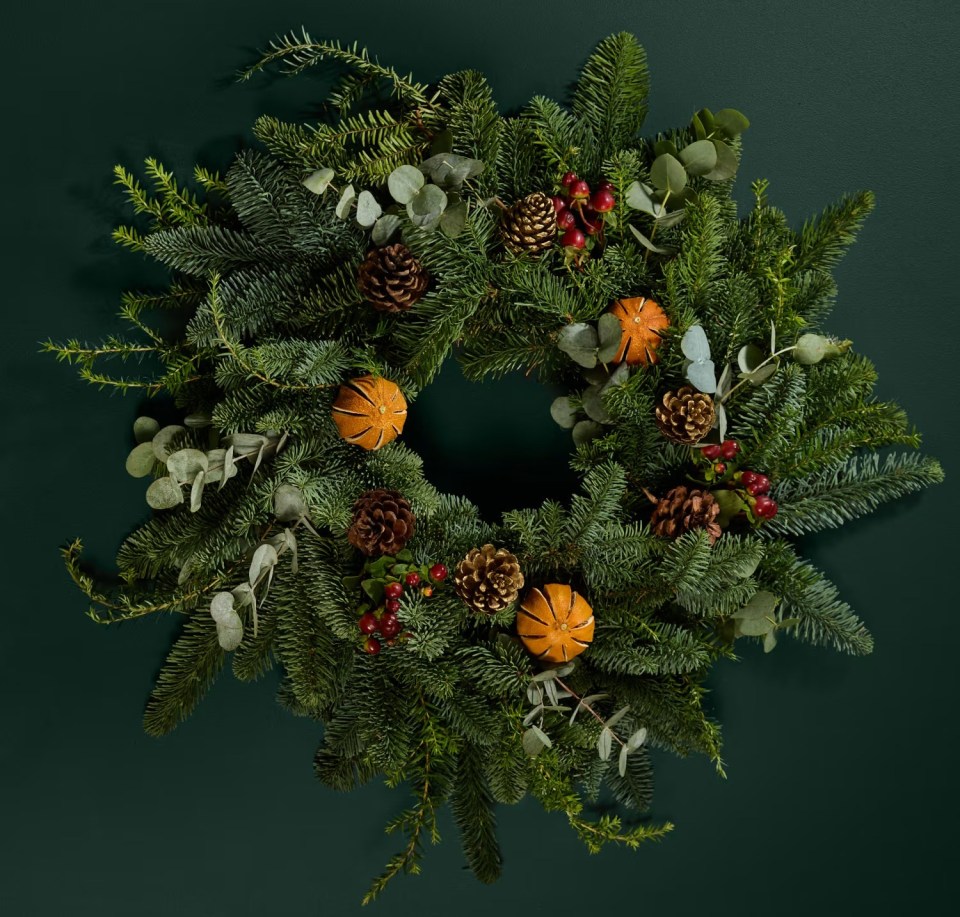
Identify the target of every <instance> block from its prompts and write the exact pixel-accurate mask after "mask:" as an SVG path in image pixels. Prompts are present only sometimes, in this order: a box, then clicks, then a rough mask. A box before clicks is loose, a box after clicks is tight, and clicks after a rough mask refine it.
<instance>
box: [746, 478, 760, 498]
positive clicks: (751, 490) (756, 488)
mask: <svg viewBox="0 0 960 917" xmlns="http://www.w3.org/2000/svg"><path fill="white" fill-rule="evenodd" d="M747 493H748V494H750V495H751V496H753V497H756V496H759V495H760V494H762V493H763V488H762V487H761V486H760V485H759V484H758V483H757V482H756V481H751V482H750V483H749V484H747Z"/></svg>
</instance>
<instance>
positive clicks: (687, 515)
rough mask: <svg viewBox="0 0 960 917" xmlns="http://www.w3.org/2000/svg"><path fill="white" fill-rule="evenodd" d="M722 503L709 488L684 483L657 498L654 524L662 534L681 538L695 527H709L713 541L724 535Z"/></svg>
mask: <svg viewBox="0 0 960 917" xmlns="http://www.w3.org/2000/svg"><path fill="white" fill-rule="evenodd" d="M719 513H720V504H719V503H717V501H716V499H715V498H714V496H713V494H712V493H710V491H709V490H698V489H697V488H696V487H689V488H688V487H685V486H684V485H682V484H681V485H680V486H679V487H674V488H673V490H671V491H668V492H667V495H666V496H665V497H662V498H661V499H660V500H658V501H657V505H656V506H655V507H654V508H653V515H652V516H651V517H650V528H651V529H653V532H654V534H655V535H659V536H661V537H662V538H679V537H680V536H681V535H683V534H684V533H685V532H689V531H692V530H693V529H706V530H707V535H709V536H710V544H713V543H714V542H715V541H716V540H717V539H718V538H719V537H720V526H719V524H718V523H717V516H718V515H719Z"/></svg>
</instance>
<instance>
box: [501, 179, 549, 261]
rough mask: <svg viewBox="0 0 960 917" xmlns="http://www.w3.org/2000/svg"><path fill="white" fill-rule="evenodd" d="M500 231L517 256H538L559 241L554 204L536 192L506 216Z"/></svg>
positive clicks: (544, 195)
mask: <svg viewBox="0 0 960 917" xmlns="http://www.w3.org/2000/svg"><path fill="white" fill-rule="evenodd" d="M500 231H501V233H502V235H503V241H504V244H505V245H506V246H507V248H509V249H510V250H511V251H512V252H513V253H514V254H517V255H522V254H524V253H527V254H531V255H538V254H540V252H542V251H546V250H547V249H548V248H550V246H551V245H553V243H554V242H556V240H557V212H556V210H555V209H554V206H553V200H552V199H551V198H550V196H549V195H547V194H544V193H543V192H542V191H534V193H533V194H528V195H527V196H526V197H525V198H522V199H521V200H519V201H517V203H515V204H514V205H513V206H512V207H511V208H510V209H509V210H508V211H507V212H506V213H505V214H504V216H503V223H502V224H501V227H500Z"/></svg>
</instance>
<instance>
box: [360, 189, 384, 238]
mask: <svg viewBox="0 0 960 917" xmlns="http://www.w3.org/2000/svg"><path fill="white" fill-rule="evenodd" d="M382 213H383V209H382V208H381V207H380V205H379V204H378V203H377V199H376V198H375V197H374V196H373V195H372V194H371V193H370V192H369V191H361V192H360V196H359V197H358V198H357V222H358V223H359V224H360V225H361V226H363V227H365V228H367V229H369V228H370V227H371V226H373V224H374V223H376V222H377V220H378V219H379V218H380V214H382Z"/></svg>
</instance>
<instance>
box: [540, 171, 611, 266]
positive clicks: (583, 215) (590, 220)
mask: <svg viewBox="0 0 960 917" xmlns="http://www.w3.org/2000/svg"><path fill="white" fill-rule="evenodd" d="M560 183H561V185H562V186H563V190H562V191H561V192H560V193H559V194H558V195H556V196H555V197H554V198H553V207H554V209H555V210H556V211H557V230H558V231H559V232H560V233H561V236H560V244H561V245H562V246H563V247H564V248H566V249H567V250H568V251H569V252H570V253H572V254H573V255H576V254H577V253H578V252H581V251H583V249H585V248H591V247H592V241H590V240H592V239H593V237H595V236H599V237H601V238H602V237H603V224H604V214H607V213H610V211H611V210H613V208H614V207H615V206H616V205H617V199H616V197H615V196H614V193H613V191H614V188H613V185H611V184H610V182H608V181H602V182H600V184H599V185H597V188H596V190H591V188H590V185H589V184H587V182H585V181H584V180H583V179H582V178H578V177H577V174H576V173H575V172H567V173H566V174H565V175H564V176H563V179H562V180H561V182H560Z"/></svg>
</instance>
